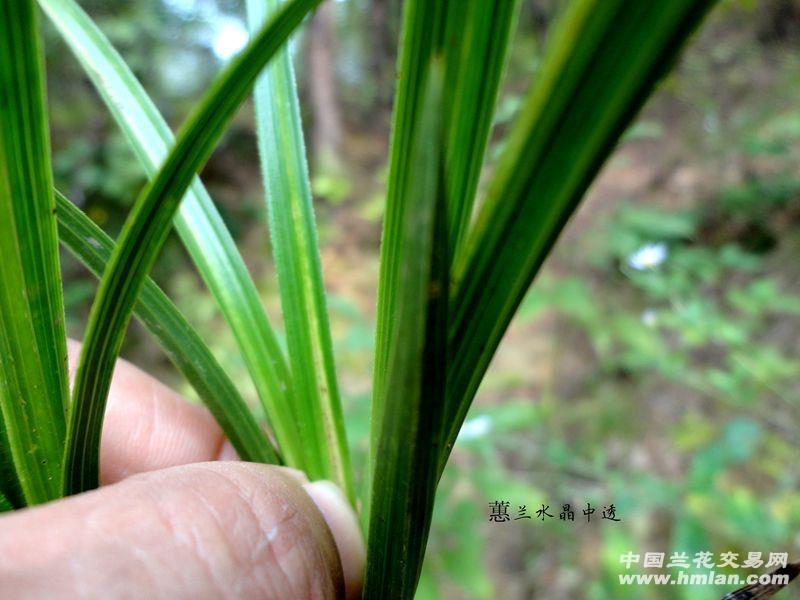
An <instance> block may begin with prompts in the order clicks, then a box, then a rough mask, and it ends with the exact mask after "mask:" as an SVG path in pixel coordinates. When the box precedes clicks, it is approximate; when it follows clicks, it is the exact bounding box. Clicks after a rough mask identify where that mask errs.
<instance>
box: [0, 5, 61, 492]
mask: <svg viewBox="0 0 800 600" xmlns="http://www.w3.org/2000/svg"><path fill="white" fill-rule="evenodd" d="M40 39H41V38H40V37H39V31H38V27H37V18H36V5H35V3H33V2H32V1H31V0H0V223H2V224H3V233H2V235H0V409H2V415H3V422H4V424H5V433H6V437H7V440H8V448H9V450H10V454H11V456H12V458H13V462H14V465H15V470H16V472H17V476H18V479H19V483H20V486H21V488H22V492H23V494H24V497H25V502H26V503H27V504H38V503H41V502H46V501H48V500H53V499H55V498H58V497H59V496H60V495H61V478H62V464H63V463H62V458H63V448H64V436H65V430H66V408H67V399H68V388H67V363H66V360H67V341H66V340H67V338H66V334H65V329H64V306H63V299H62V293H61V275H60V269H59V261H58V240H57V237H56V218H55V215H54V214H53V212H54V210H55V204H54V200H53V192H52V172H51V169H50V139H49V133H48V129H47V110H46V105H45V86H44V66H43V63H42V48H41V46H40Z"/></svg>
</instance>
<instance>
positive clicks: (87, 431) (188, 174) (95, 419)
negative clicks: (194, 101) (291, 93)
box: [64, 0, 319, 494]
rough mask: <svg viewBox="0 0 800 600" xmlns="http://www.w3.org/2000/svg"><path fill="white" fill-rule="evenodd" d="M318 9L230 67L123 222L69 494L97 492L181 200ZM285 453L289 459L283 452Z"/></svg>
mask: <svg viewBox="0 0 800 600" xmlns="http://www.w3.org/2000/svg"><path fill="white" fill-rule="evenodd" d="M318 3H319V0H294V1H293V2H291V3H290V4H287V6H286V8H285V9H283V10H281V12H280V13H278V14H277V15H276V16H275V18H274V19H272V20H271V21H270V23H269V24H268V25H266V26H265V27H264V28H263V29H262V30H261V31H260V32H259V34H258V35H257V36H255V38H254V39H253V40H252V41H251V43H250V44H249V45H248V46H247V48H246V49H245V50H244V51H243V52H242V53H241V54H240V55H239V56H237V57H236V58H235V59H233V60H232V61H231V63H230V65H229V66H228V67H227V68H226V69H225V70H224V71H223V73H222V74H221V75H220V76H219V77H218V78H217V79H216V81H215V82H214V84H213V86H212V88H211V89H210V90H209V92H208V93H207V94H206V95H205V97H204V99H203V100H202V102H201V103H200V104H199V106H198V108H197V109H196V110H195V111H194V112H193V113H192V115H191V116H190V117H189V119H188V120H187V122H186V124H185V125H184V127H183V128H182V129H181V132H180V133H179V135H178V138H177V142H176V144H175V146H174V147H173V149H172V150H171V151H170V153H169V155H168V156H167V159H166V161H165V163H164V164H163V166H162V167H161V169H159V172H158V174H157V175H156V177H155V179H154V180H153V181H152V182H151V183H150V184H149V185H148V186H147V187H146V188H145V190H144V191H143V192H142V194H141V195H140V197H139V199H138V200H137V201H136V204H135V205H134V207H133V210H132V211H131V214H130V216H129V217H128V219H127V221H126V222H125V226H124V227H123V229H122V233H121V235H120V238H119V241H118V243H117V247H116V249H115V251H114V253H113V255H112V257H111V260H110V261H109V263H108V266H107V268H106V270H105V272H104V274H103V277H102V279H101V281H100V287H99V290H98V294H97V299H96V300H95V303H94V305H93V306H92V311H91V313H90V315H89V325H88V327H87V333H86V339H85V341H84V345H83V348H82V350H81V359H80V363H79V366H78V371H77V373H76V376H75V388H74V394H73V407H72V412H71V415H70V421H69V427H68V430H67V452H66V471H65V477H64V486H65V487H64V490H65V493H67V494H74V493H79V492H82V491H85V490H87V489H91V488H93V487H96V486H97V485H98V479H99V478H98V475H99V461H98V453H99V443H100V432H101V428H102V423H103V412H104V409H105V403H106V397H107V394H108V389H109V385H110V381H111V374H112V372H113V369H114V363H115V361H116V357H117V355H118V353H119V349H120V346H121V345H122V340H123V338H124V336H125V330H126V328H127V325H128V322H129V321H130V317H131V313H132V311H133V307H134V304H135V302H136V298H137V295H138V293H139V291H140V289H141V287H142V285H143V284H144V281H145V278H146V276H147V274H148V272H149V270H150V268H151V267H152V265H153V263H154V262H155V260H156V257H157V255H158V252H159V250H160V249H161V246H162V245H163V243H164V241H165V239H166V237H167V234H168V233H169V230H170V225H171V222H172V218H173V217H174V215H175V212H176V211H177V209H178V206H179V204H180V201H181V198H182V197H183V195H184V194H185V192H186V190H187V189H188V187H189V185H190V184H191V182H192V180H193V178H194V175H195V173H196V172H197V171H198V170H199V169H200V168H201V167H202V165H203V164H204V163H205V161H206V160H207V159H208V157H209V156H210V154H211V152H212V151H213V149H214V145H215V144H216V142H217V140H218V139H219V136H220V135H221V134H222V131H223V130H224V128H225V126H226V125H227V124H228V122H229V121H230V119H231V118H232V117H233V114H234V112H235V111H236V109H237V108H238V107H239V105H240V104H241V103H242V101H244V99H245V98H246V97H247V95H248V93H249V92H250V89H251V87H252V85H253V83H254V81H255V79H256V77H257V76H258V74H259V72H260V71H261V69H262V68H263V67H264V65H265V64H266V63H267V62H268V61H269V59H270V58H272V57H273V56H274V55H275V53H276V52H277V50H278V49H279V48H280V47H281V45H283V43H285V42H286V40H287V39H288V37H289V35H290V34H291V32H292V31H294V29H295V28H296V27H297V26H298V25H299V24H300V23H301V21H302V20H303V18H304V17H305V16H306V14H307V13H308V11H309V10H311V9H312V8H314V6H316V5H317V4H318ZM277 408H278V409H279V410H280V411H281V413H280V414H278V415H274V416H273V417H272V426H273V428H274V429H275V432H276V435H277V436H278V437H279V441H280V440H282V439H288V440H290V441H292V442H294V444H295V447H299V446H300V441H301V440H299V439H298V437H297V435H296V433H295V431H296V428H295V425H294V422H293V421H291V415H290V414H289V413H288V410H287V407H286V406H283V405H279V406H278V407H277ZM281 450H282V451H283V452H286V449H285V448H284V447H283V446H281Z"/></svg>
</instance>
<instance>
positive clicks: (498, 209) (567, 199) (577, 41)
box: [442, 0, 714, 466]
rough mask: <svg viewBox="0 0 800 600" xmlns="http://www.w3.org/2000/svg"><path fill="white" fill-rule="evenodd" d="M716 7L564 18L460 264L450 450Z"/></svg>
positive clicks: (610, 5) (584, 7) (590, 10)
mask: <svg viewBox="0 0 800 600" xmlns="http://www.w3.org/2000/svg"><path fill="white" fill-rule="evenodd" d="M713 4H714V2H713V0H671V1H670V2H625V0H576V1H573V2H572V4H571V5H570V6H569V8H568V9H567V12H566V14H565V15H564V16H563V18H562V20H561V23H560V27H559V28H558V30H557V31H556V33H555V34H554V35H553V38H552V43H551V44H550V47H549V51H548V54H547V56H546V59H545V63H544V65H543V67H542V71H541V73H540V75H539V76H538V79H537V82H536V84H535V85H534V87H533V88H532V90H531V93H530V94H529V96H528V99H527V101H526V103H525V105H524V107H523V108H522V111H521V114H520V117H519V119H518V120H517V122H516V123H515V124H514V126H513V128H512V132H511V133H510V135H509V140H508V143H507V148H506V151H505V153H504V155H503V156H502V157H501V160H500V162H499V164H498V166H497V169H496V171H495V173H494V177H493V179H492V181H491V182H490V184H489V187H488V191H487V198H486V201H485V203H484V205H483V207H482V209H481V211H480V212H479V215H478V218H477V221H476V223H475V226H474V228H473V230H472V231H471V233H470V236H469V240H468V242H467V246H466V248H465V252H464V253H462V254H461V255H460V256H459V257H458V258H457V260H456V263H455V266H454V279H455V288H456V291H455V295H454V300H453V302H452V307H453V308H452V321H451V342H450V346H451V356H453V357H454V360H453V362H452V363H451V370H450V372H449V374H448V394H450V395H452V399H453V402H452V403H451V406H453V407H454V410H453V412H451V413H449V414H448V416H447V418H446V420H447V422H448V423H450V433H449V435H448V442H449V443H452V442H453V441H454V440H455V437H456V435H457V433H458V429H459V427H460V426H461V423H462V422H463V419H464V416H465V415H466V412H467V409H468V408H469V403H470V402H471V400H472V397H473V396H474V395H475V392H476V390H477V388H478V385H479V383H480V381H481V379H482V378H483V375H484V373H485V372H486V368H487V367H488V365H489V362H490V360H491V358H492V356H493V355H494V352H495V350H496V348H497V346H498V344H499V343H500V340H501V338H502V336H503V334H504V332H505V330H506V328H507V327H508V324H509V322H510V321H511V318H512V316H513V314H514V312H515V310H516V308H517V306H518V305H519V303H520V301H521V300H522V297H523V295H524V294H525V291H526V290H527V288H528V286H529V285H530V283H531V281H532V280H533V277H534V276H535V275H536V272H537V271H538V269H539V267H540V266H541V264H542V262H543V261H544V258H545V256H546V255H547V252H548V251H549V250H550V248H551V247H552V245H553V243H554V242H555V240H556V238H557V237H558V234H559V233H560V231H561V229H562V228H563V227H564V225H565V223H566V221H567V219H568V218H569V216H570V215H571V214H572V212H573V211H574V209H575V207H576V206H577V204H578V202H579V201H580V199H581V197H582V196H583V194H584V192H585V191H586V189H587V187H588V186H589V184H590V183H591V182H592V179H593V178H594V177H595V175H596V174H597V172H598V170H599V169H600V167H601V166H602V164H603V162H604V161H605V160H606V159H607V158H608V156H609V155H610V153H611V151H612V150H613V148H614V145H615V144H616V142H617V140H618V139H619V137H620V135H621V134H622V132H623V131H624V129H625V127H626V126H627V125H628V124H629V123H630V122H631V120H632V119H633V117H634V115H635V114H636V113H637V111H638V110H639V109H640V108H641V106H642V104H643V103H644V101H645V100H646V99H647V97H648V96H649V95H650V93H651V92H652V90H653V88H654V86H655V84H656V83H657V81H658V80H659V78H660V77H662V76H663V74H664V73H665V72H666V71H667V70H668V68H669V67H670V66H672V64H673V62H674V61H675V59H676V57H677V55H678V53H679V51H680V49H681V47H682V46H683V43H684V42H685V41H686V39H687V38H688V37H689V36H690V35H691V33H692V32H693V31H694V29H695V28H696V26H697V25H698V24H699V23H700V21H701V20H702V18H703V16H704V15H705V14H706V13H707V11H708V10H709V8H710V7H711V6H712V5H713ZM445 459H446V457H445ZM443 465H444V462H443V463H442V466H443Z"/></svg>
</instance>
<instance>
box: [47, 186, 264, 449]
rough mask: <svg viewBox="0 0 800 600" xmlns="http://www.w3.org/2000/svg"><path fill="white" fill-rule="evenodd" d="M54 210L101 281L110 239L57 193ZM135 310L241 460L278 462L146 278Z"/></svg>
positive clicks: (74, 249)
mask: <svg viewBox="0 0 800 600" xmlns="http://www.w3.org/2000/svg"><path fill="white" fill-rule="evenodd" d="M56 208H57V209H58V210H57V214H58V234H59V239H60V241H61V243H62V244H64V245H65V246H66V247H67V249H69V251H70V252H71V253H72V254H73V255H74V256H75V257H76V258H77V259H78V260H80V261H81V262H82V263H83V264H84V265H85V266H86V267H87V268H88V269H89V270H90V271H91V272H92V273H94V274H95V275H97V276H98V277H99V276H100V275H101V274H102V273H103V271H104V270H105V268H106V264H107V263H108V261H109V260H110V258H111V255H112V254H113V251H114V241H113V240H112V239H111V238H110V237H108V235H106V233H105V232H104V231H103V230H102V229H100V228H99V227H98V226H97V225H95V224H94V222H92V220H91V219H89V217H87V216H86V215H85V214H83V212H81V210H80V209H79V208H78V207H77V206H75V205H74V204H73V203H72V202H70V201H69V200H68V199H67V198H65V197H64V196H63V195H62V194H60V193H59V192H58V191H56ZM134 310H135V314H136V316H137V317H138V318H139V320H140V321H141V322H142V324H143V325H144V326H145V327H146V328H147V330H148V331H150V333H152V334H153V335H154V336H155V337H156V339H157V340H158V342H159V344H160V345H161V347H162V348H163V349H164V352H166V354H167V356H168V357H169V358H170V360H171V361H172V362H173V363H174V364H175V366H176V367H177V368H178V370H180V372H181V373H183V375H184V376H185V377H186V379H187V380H188V381H189V383H191V384H192V387H194V389H195V391H196V392H197V394H198V396H200V399H201V400H202V401H203V402H204V403H205V405H206V406H207V407H208V409H209V411H211V414H212V415H214V418H215V419H216V420H217V422H218V423H219V425H220V427H221V428H222V431H223V432H225V435H226V437H227V438H228V439H229V440H230V442H231V444H232V445H233V447H234V448H235V449H236V452H237V453H238V454H239V457H240V458H241V459H242V460H247V461H253V462H263V463H278V462H279V459H278V455H277V453H276V451H275V450H274V449H273V448H272V445H271V444H270V442H269V440H268V439H267V436H266V435H265V434H264V432H263V431H262V430H261V429H260V428H259V426H258V423H257V422H256V420H255V418H254V417H253V414H252V413H251V412H250V409H249V408H248V407H247V403H246V402H245V401H244V399H243V398H242V397H241V395H240V394H239V392H238V391H237V389H236V386H235V385H234V384H233V382H231V380H230V378H229V377H228V375H227V374H226V373H225V371H224V370H223V369H222V367H221V366H220V364H219V363H218V362H217V360H216V359H215V358H214V355H213V354H212V353H211V351H210V350H209V348H208V346H206V344H205V343H204V342H203V340H202V339H201V338H200V336H199V335H198V333H197V332H196V331H195V330H194V328H193V327H192V326H191V325H190V324H189V322H188V321H187V320H186V319H185V318H184V316H183V315H182V314H181V313H180V311H179V310H178V308H177V307H176V306H175V305H174V304H173V303H172V301H171V300H170V299H169V298H167V296H166V295H165V294H164V292H162V291H161V289H160V288H159V287H158V286H157V285H156V284H155V283H154V282H153V281H152V280H151V279H150V278H147V279H146V280H145V282H144V285H143V286H142V291H141V293H140V294H139V302H138V304H137V305H136V308H135V309H134Z"/></svg>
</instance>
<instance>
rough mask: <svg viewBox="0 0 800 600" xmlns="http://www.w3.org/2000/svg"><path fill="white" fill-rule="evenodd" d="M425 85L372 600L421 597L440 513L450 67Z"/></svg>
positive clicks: (386, 417)
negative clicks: (445, 124)
mask: <svg viewBox="0 0 800 600" xmlns="http://www.w3.org/2000/svg"><path fill="white" fill-rule="evenodd" d="M441 67H442V66H441V64H440V63H439V62H438V61H436V60H434V62H432V63H430V67H429V68H428V69H424V68H423V69H422V70H423V71H425V76H423V78H421V79H420V80H419V81H420V84H421V86H422V91H423V95H424V96H423V102H422V103H421V105H420V107H419V110H418V111H417V118H418V121H417V125H416V127H415V129H416V130H417V135H416V136H414V143H413V145H412V147H411V152H410V154H409V157H408V158H409V161H410V162H409V166H410V168H412V169H413V172H414V173H415V175H416V177H415V185H414V186H413V188H412V187H411V186H409V187H408V188H407V190H406V193H407V197H406V198H404V199H403V200H404V202H403V205H404V214H403V217H404V220H405V223H404V226H403V227H402V233H403V236H404V237H403V239H402V240H400V243H399V244H398V245H397V248H398V253H397V254H395V255H392V257H391V259H392V260H397V261H398V264H399V265H400V269H399V271H398V273H397V275H398V279H397V283H398V287H397V291H398V294H399V297H398V298H397V300H398V302H397V305H396V308H397V314H396V315H395V318H394V320H393V329H392V331H391V332H390V334H391V340H392V342H391V348H390V354H389V357H388V360H387V361H386V364H387V372H386V374H385V382H386V385H385V386H384V388H383V390H382V393H383V398H381V404H382V406H383V411H382V419H381V421H380V422H375V421H373V422H372V424H371V426H372V427H377V428H378V430H379V432H378V436H377V454H376V456H375V459H376V460H375V469H374V473H373V479H372V493H371V496H372V499H371V511H370V519H369V536H368V542H367V544H368V547H367V575H366V581H365V588H364V598H367V599H372V598H412V597H413V596H414V590H415V589H416V586H417V581H418V579H419V574H420V570H421V567H422V560H423V557H424V554H425V545H426V542H427V538H428V531H429V528H430V520H431V516H432V514H433V503H434V496H435V492H436V483H437V481H438V476H439V472H438V465H439V458H440V456H441V451H442V448H441V438H442V416H443V409H444V384H445V373H446V356H447V352H446V350H447V305H448V295H447V289H448V287H447V284H448V281H447V273H448V270H449V266H450V265H449V260H448V257H447V221H446V213H445V198H444V193H443V189H442V187H443V186H442V180H443V172H442V170H443V169H442V163H443V158H442V143H441V142H442V130H441V122H440V121H441V118H442V104H441V100H442V98H441V96H442V80H443V75H442V68H441Z"/></svg>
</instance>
